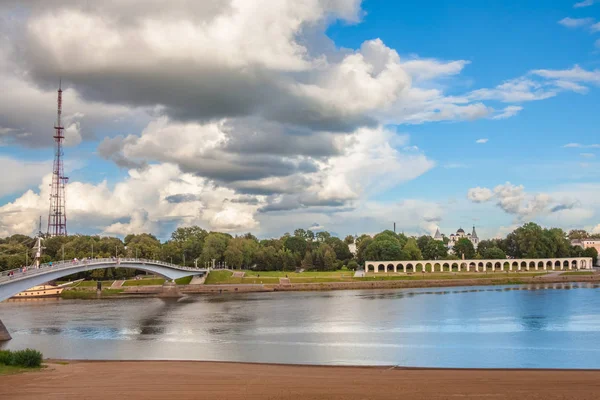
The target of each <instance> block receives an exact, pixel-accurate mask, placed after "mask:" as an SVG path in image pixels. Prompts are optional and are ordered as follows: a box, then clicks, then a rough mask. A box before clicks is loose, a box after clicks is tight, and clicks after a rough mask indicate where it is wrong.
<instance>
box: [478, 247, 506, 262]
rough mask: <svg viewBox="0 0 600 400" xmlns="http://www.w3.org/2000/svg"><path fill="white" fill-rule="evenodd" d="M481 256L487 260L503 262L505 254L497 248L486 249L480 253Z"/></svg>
mask: <svg viewBox="0 0 600 400" xmlns="http://www.w3.org/2000/svg"><path fill="white" fill-rule="evenodd" d="M480 254H481V256H482V257H483V258H485V259H487V260H505V259H506V253H505V252H504V251H503V250H502V249H500V248H498V247H488V248H487V249H485V251H484V252H483V254H482V253H480Z"/></svg>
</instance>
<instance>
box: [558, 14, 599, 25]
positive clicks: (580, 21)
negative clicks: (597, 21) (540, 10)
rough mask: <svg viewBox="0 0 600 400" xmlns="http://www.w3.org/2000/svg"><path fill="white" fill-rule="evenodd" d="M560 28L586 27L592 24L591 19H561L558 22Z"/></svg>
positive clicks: (592, 20)
mask: <svg viewBox="0 0 600 400" xmlns="http://www.w3.org/2000/svg"><path fill="white" fill-rule="evenodd" d="M558 23H559V24H561V25H562V26H566V27H567V28H580V27H582V26H588V25H591V24H592V23H594V19H593V18H569V17H567V18H563V19H561V20H560V21H558Z"/></svg>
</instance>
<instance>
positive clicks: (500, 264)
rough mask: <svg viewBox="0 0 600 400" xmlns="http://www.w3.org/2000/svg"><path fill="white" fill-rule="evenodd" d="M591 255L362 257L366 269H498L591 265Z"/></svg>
mask: <svg viewBox="0 0 600 400" xmlns="http://www.w3.org/2000/svg"><path fill="white" fill-rule="evenodd" d="M592 267H593V264H592V258H591V257H569V258H523V259H505V260H418V261H365V272H369V270H371V269H372V270H373V272H379V271H380V270H383V272H386V273H387V272H392V271H393V272H394V273H398V272H404V273H407V272H452V271H458V272H460V271H467V272H469V271H472V272H487V271H491V272H499V271H568V270H580V269H592Z"/></svg>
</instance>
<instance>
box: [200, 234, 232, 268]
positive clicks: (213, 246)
mask: <svg viewBox="0 0 600 400" xmlns="http://www.w3.org/2000/svg"><path fill="white" fill-rule="evenodd" d="M230 238H231V236H229V235H226V234H224V233H220V232H211V233H209V234H208V235H207V236H206V239H204V248H203V249H202V255H201V256H200V259H201V261H202V262H208V263H212V260H215V262H221V261H224V257H225V250H227V245H228V244H229V240H230Z"/></svg>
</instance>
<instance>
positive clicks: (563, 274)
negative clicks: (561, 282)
mask: <svg viewBox="0 0 600 400" xmlns="http://www.w3.org/2000/svg"><path fill="white" fill-rule="evenodd" d="M565 275H567V276H568V275H594V272H592V271H573V272H564V273H562V274H560V276H565Z"/></svg>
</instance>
